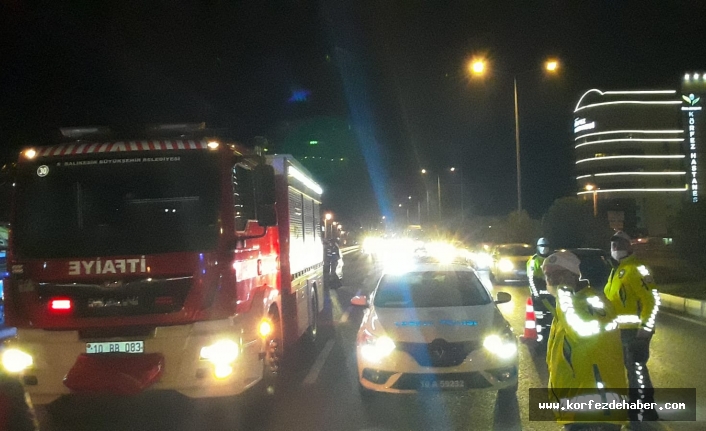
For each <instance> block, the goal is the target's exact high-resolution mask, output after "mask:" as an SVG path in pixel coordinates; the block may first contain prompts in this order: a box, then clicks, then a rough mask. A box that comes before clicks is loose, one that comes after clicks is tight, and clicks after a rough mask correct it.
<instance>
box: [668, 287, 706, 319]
mask: <svg viewBox="0 0 706 431" xmlns="http://www.w3.org/2000/svg"><path fill="white" fill-rule="evenodd" d="M659 297H660V300H661V301H662V304H661V306H662V307H664V308H668V309H669V310H672V311H676V312H678V313H682V314H686V315H688V316H693V317H696V318H697V319H702V320H706V301H701V300H698V299H689V298H682V297H680V296H675V295H670V294H668V293H660V294H659Z"/></svg>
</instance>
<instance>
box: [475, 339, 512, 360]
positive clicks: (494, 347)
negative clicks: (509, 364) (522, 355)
mask: <svg viewBox="0 0 706 431" xmlns="http://www.w3.org/2000/svg"><path fill="white" fill-rule="evenodd" d="M483 347H485V348H486V350H488V351H489V352H491V353H493V354H494V355H496V356H498V357H499V358H502V359H509V358H512V357H514V356H515V355H517V343H516V342H515V340H513V339H512V338H508V337H501V336H499V335H495V334H493V335H488V336H487V337H485V339H484V340H483Z"/></svg>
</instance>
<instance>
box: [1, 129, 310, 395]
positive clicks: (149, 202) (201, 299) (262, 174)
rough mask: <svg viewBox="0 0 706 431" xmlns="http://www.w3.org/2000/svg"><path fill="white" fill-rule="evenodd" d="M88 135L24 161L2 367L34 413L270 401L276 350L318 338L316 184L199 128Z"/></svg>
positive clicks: (297, 170)
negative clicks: (139, 402) (136, 402)
mask: <svg viewBox="0 0 706 431" xmlns="http://www.w3.org/2000/svg"><path fill="white" fill-rule="evenodd" d="M175 129H176V130H177V135H173V136H169V135H170V134H171V132H170V133H167V132H166V130H172V131H174V130H175ZM159 130H161V131H159ZM98 131H99V130H97V129H71V130H68V129H62V133H63V134H64V136H66V137H69V138H70V140H69V141H67V142H63V143H60V144H56V145H52V146H45V147H39V148H27V149H25V150H23V151H22V152H21V154H20V160H19V162H18V164H17V166H18V167H17V171H16V175H15V180H14V181H15V183H14V197H13V214H12V220H11V232H10V246H9V250H8V272H9V278H8V279H7V280H6V285H5V296H6V302H5V313H6V319H7V323H8V325H11V326H15V327H17V336H16V338H14V339H12V340H10V341H9V343H8V344H7V346H6V348H5V349H4V351H3V353H2V364H3V366H4V367H5V369H7V370H8V371H11V372H14V373H18V374H19V376H20V378H21V381H22V382H23V384H24V386H25V388H26V390H27V391H28V392H29V394H30V395H31V397H32V400H33V402H34V403H35V404H47V403H49V402H51V401H53V400H55V399H56V398H58V397H60V396H62V395H64V394H70V393H87V394H96V393H109V394H136V393H139V392H142V391H146V390H169V391H177V392H180V393H182V394H184V395H186V396H188V397H192V398H203V397H216V396H230V395H237V394H240V393H243V392H244V391H246V390H250V389H251V388H253V389H255V388H258V390H263V392H266V393H272V392H273V390H274V389H275V386H276V382H277V374H278V371H281V370H280V365H281V359H282V355H283V354H284V352H285V350H286V349H287V347H288V346H290V345H291V344H293V343H295V342H297V341H298V340H299V339H300V338H302V336H304V335H307V336H308V338H313V337H315V336H316V331H317V320H318V315H319V312H320V311H321V308H322V306H323V281H322V266H323V263H322V260H323V246H322V238H321V232H322V230H321V226H320V225H321V217H320V214H321V213H320V201H321V194H322V189H321V187H320V186H319V185H318V184H317V183H316V182H315V181H314V180H313V179H312V176H311V175H310V174H309V173H308V172H307V171H306V170H305V169H304V168H303V167H302V166H301V165H300V164H299V163H297V161H296V160H294V159H293V158H292V157H291V156H288V155H275V156H266V157H265V156H262V155H261V154H259V152H258V151H257V150H253V149H247V148H245V147H243V146H240V145H238V144H236V143H234V142H231V141H229V140H225V139H219V138H218V137H216V136H212V135H208V134H207V132H208V131H207V130H205V129H203V128H196V130H190V129H188V128H185V129H183V130H181V129H179V128H162V129H158V132H157V134H148V133H144V134H141V135H140V136H143V138H142V139H140V140H118V139H115V138H113V139H96V138H95V136H93V137H90V133H93V132H98ZM145 137H146V138H145Z"/></svg>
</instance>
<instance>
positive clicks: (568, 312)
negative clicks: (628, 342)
mask: <svg viewBox="0 0 706 431" xmlns="http://www.w3.org/2000/svg"><path fill="white" fill-rule="evenodd" d="M579 265H580V261H579V258H578V257H576V255H574V254H573V253H571V252H568V251H559V252H556V253H554V254H552V255H550V256H549V257H548V258H547V259H546V260H545V261H544V264H543V265H542V269H543V270H544V274H545V277H546V281H547V289H548V290H549V292H550V293H551V294H552V295H554V296H556V310H555V316H554V322H553V323H552V328H551V331H550V333H549V341H548V343H547V366H548V368H549V391H550V395H549V398H550V401H551V402H555V403H562V404H565V403H566V402H567V401H568V402H572V403H577V402H588V401H590V400H593V402H594V404H595V403H597V402H604V403H610V402H611V401H615V402H620V401H621V400H622V398H621V396H620V394H619V393H616V392H615V391H608V389H614V388H617V389H620V388H627V379H626V376H625V368H624V367H623V365H622V361H623V351H622V346H621V342H620V334H619V333H618V331H617V324H616V322H615V317H616V314H615V312H614V310H613V307H612V306H611V304H610V303H609V302H607V301H604V300H603V299H601V295H600V294H599V292H596V291H595V290H594V289H592V288H591V287H590V286H588V285H587V284H586V283H585V282H584V281H579V278H580V270H579ZM555 415H556V417H557V420H558V421H559V422H560V423H564V424H565V425H566V426H567V428H569V429H571V427H574V426H577V425H578V423H581V422H587V421H600V422H603V423H610V424H613V425H614V426H616V427H617V428H618V429H619V428H620V424H622V423H624V422H625V420H626V419H627V416H626V412H625V410H619V409H614V410H610V409H601V410H595V409H591V408H587V409H585V410H572V409H570V408H566V409H564V410H557V411H555Z"/></svg>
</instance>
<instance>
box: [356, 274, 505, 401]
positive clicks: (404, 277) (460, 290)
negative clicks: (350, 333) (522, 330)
mask: <svg viewBox="0 0 706 431" xmlns="http://www.w3.org/2000/svg"><path fill="white" fill-rule="evenodd" d="M510 299H511V298H510V295H509V294H508V293H505V292H500V293H498V295H497V300H496V301H494V300H493V298H492V296H491V294H490V292H489V291H488V290H487V289H486V287H485V286H484V285H483V283H482V282H481V281H480V279H479V278H478V276H477V275H476V273H475V271H474V270H473V269H471V268H468V267H465V266H462V265H441V264H419V265H416V266H414V267H412V268H410V269H409V270H408V271H405V272H400V273H385V274H383V275H382V277H381V278H380V281H379V282H378V285H377V287H376V288H375V290H374V291H373V292H372V294H371V295H370V298H369V300H368V298H366V297H365V296H356V297H354V298H353V299H351V303H352V304H353V305H359V306H367V307H368V308H367V310H366V311H365V314H364V316H363V321H362V323H361V326H360V329H359V330H358V336H357V352H356V354H357V362H358V377H359V381H360V389H361V391H362V393H363V394H369V393H371V391H378V392H391V393H415V392H420V391H434V390H469V389H489V390H500V391H503V392H515V391H517V369H518V359H517V338H516V337H515V335H514V334H513V333H512V329H511V328H510V325H509V324H508V323H507V321H506V320H505V319H504V318H503V316H502V315H501V313H500V311H499V310H498V308H497V306H496V303H504V302H508V301H510Z"/></svg>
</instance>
